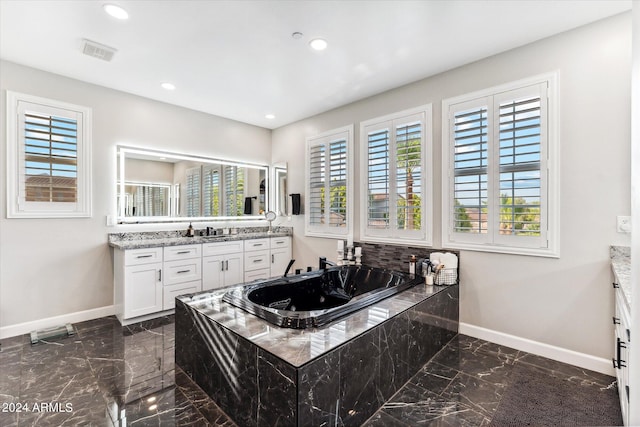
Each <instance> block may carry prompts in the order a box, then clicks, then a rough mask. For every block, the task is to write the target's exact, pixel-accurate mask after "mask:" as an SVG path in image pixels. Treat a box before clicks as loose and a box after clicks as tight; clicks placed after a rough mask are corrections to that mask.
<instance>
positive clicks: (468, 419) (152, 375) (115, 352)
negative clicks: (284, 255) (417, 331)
mask: <svg viewBox="0 0 640 427" xmlns="http://www.w3.org/2000/svg"><path fill="white" fill-rule="evenodd" d="M74 326H75V328H76V335H74V336H72V337H67V338H63V339H57V340H50V341H49V342H46V343H38V344H35V345H31V344H30V341H29V336H28V335H24V336H21V337H14V338H9V339H5V340H2V341H0V344H1V345H0V426H85V425H86V426H120V425H130V426H160V425H163V426H164V425H180V426H234V425H235V424H234V423H233V422H232V421H231V420H229V419H228V418H227V417H226V416H225V414H224V413H222V412H221V411H220V409H219V408H218V407H217V406H216V405H215V403H214V402H213V401H211V400H210V399H209V398H208V397H207V396H206V395H205V394H204V393H203V392H202V390H200V388H199V387H198V386H196V385H195V384H194V383H193V382H192V381H191V380H190V379H189V378H188V377H187V376H186V375H185V374H184V373H183V372H182V371H181V370H180V369H179V368H175V367H174V343H175V335H174V327H173V326H174V325H173V318H172V317H171V316H170V317H166V318H162V319H158V320H157V321H154V322H148V323H147V324H145V325H137V326H135V327H124V328H123V327H121V326H120V324H119V323H118V321H117V320H116V319H115V318H114V317H107V318H102V319H96V320H92V321H88V322H82V323H78V324H76V325H74ZM516 371H518V372H519V375H523V372H524V375H531V376H532V377H536V378H544V379H545V381H548V382H549V381H550V382H551V383H552V384H553V383H554V382H556V383H557V384H558V385H565V386H566V385H567V384H570V386H571V387H572V390H573V387H579V388H580V390H584V391H585V392H586V393H587V394H584V393H582V394H581V395H580V396H582V397H581V398H582V399H585V400H587V401H585V402H584V404H585V405H592V406H593V404H594V403H593V402H594V401H597V402H598V405H602V407H606V409H607V411H605V412H607V414H608V415H607V416H608V418H604V419H602V417H600V418H594V419H589V418H586V420H587V421H586V422H585V424H589V425H597V424H601V425H619V424H620V423H621V418H620V413H619V409H616V408H617V407H618V396H617V391H616V388H615V382H614V378H612V377H609V376H606V375H602V374H598V373H595V372H591V371H585V370H583V369H579V368H576V367H573V366H570V365H565V364H562V363H558V362H553V361H550V360H548V359H544V358H541V357H538V356H534V355H531V354H527V353H523V352H519V351H517V350H513V349H510V348H506V347H501V346H498V345H495V344H492V343H488V342H486V341H482V340H477V339H474V338H470V337H467V336H463V335H458V336H457V337H456V338H454V339H453V340H452V341H451V342H450V343H449V344H448V345H447V346H446V347H445V348H444V349H443V350H442V351H441V352H440V353H438V354H437V355H436V356H435V357H434V358H433V359H432V360H431V361H430V362H429V363H428V364H427V365H425V366H424V368H423V369H422V370H421V371H420V372H419V373H418V374H416V375H415V376H414V377H413V378H412V379H411V380H410V381H409V382H408V383H407V384H406V385H405V386H404V387H403V388H402V389H400V390H399V391H398V393H396V394H395V395H394V396H393V397H392V398H391V399H390V400H389V401H388V402H387V403H386V404H385V405H384V406H383V407H382V408H381V409H380V410H379V411H378V412H376V413H375V414H374V415H373V416H372V417H371V418H370V419H369V420H368V421H367V422H366V423H365V426H368V427H374V426H390V427H393V426H415V425H438V426H447V425H452V426H453V425H456V426H459V425H469V426H483V425H491V424H492V423H493V424H496V419H494V415H496V414H497V413H498V412H499V411H500V409H499V408H500V404H501V402H502V401H505V400H506V398H507V397H508V396H509V393H510V392H512V391H510V390H512V387H510V386H511V385H512V384H513V383H514V381H513V379H514V378H516V374H515V373H516ZM557 390H563V389H562V388H557ZM564 392H565V393H566V388H565V389H564ZM589 393H591V394H589ZM584 396H587V397H584ZM594 396H596V400H594ZM547 397H549V398H550V400H549V399H547V401H552V402H556V401H557V402H561V401H562V396H557V399H556V396H547ZM524 409H525V408H523V410H524ZM527 410H530V408H529V409H527ZM538 410H541V411H545V408H544V407H542V408H538ZM503 412H504V411H503ZM518 412H520V411H518ZM587 415H588V414H587ZM533 419H535V418H533ZM568 419H569V418H565V419H552V420H549V421H548V425H558V424H562V423H566V422H567V420H568ZM582 420H583V421H584V420H585V418H582ZM502 422H503V423H504V417H503V418H502ZM507 424H508V423H507ZM240 427H242V426H240Z"/></svg>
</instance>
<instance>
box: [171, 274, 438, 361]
mask: <svg viewBox="0 0 640 427" xmlns="http://www.w3.org/2000/svg"><path fill="white" fill-rule="evenodd" d="M234 288H236V287H235V286H234V287H229V288H225V289H220V290H215V291H205V292H201V293H197V294H193V295H184V296H181V297H178V298H179V299H180V300H181V301H182V302H184V303H185V304H187V305H189V306H191V307H192V308H194V309H195V310H198V311H199V312H201V313H203V314H204V315H206V316H208V317H210V318H211V319H213V320H214V321H216V322H217V323H219V324H220V325H222V326H224V327H226V328H227V329H230V330H232V331H233V332H235V333H237V334H238V335H240V336H242V337H244V338H246V339H247V340H249V341H251V342H252V343H254V344H255V345H257V346H259V347H261V348H263V349H264V350H266V351H268V352H270V353H272V354H274V355H275V356H278V357H279V358H281V359H282V360H284V361H286V362H288V363H290V364H291V365H293V366H296V367H299V366H302V365H304V364H305V363H307V362H309V361H311V360H313V359H314V358H315V357H317V356H320V355H322V354H324V353H326V352H327V351H329V350H331V349H333V348H336V347H338V346H340V345H341V344H343V343H345V342H347V341H349V340H350V339H352V338H354V337H355V336H357V335H360V334H361V333H363V332H365V331H367V330H369V329H371V328H373V327H375V326H377V325H379V324H380V323H382V322H384V321H385V320H387V319H389V318H391V317H393V316H395V315H397V314H400V313H402V312H404V311H405V310H408V309H409V308H411V307H413V306H415V305H416V304H418V303H420V302H422V301H424V300H425V299H427V298H429V297H430V296H432V295H435V294H437V293H438V292H440V291H442V290H444V289H446V288H447V287H446V286H433V285H430V286H427V285H424V284H418V285H416V286H414V287H413V288H409V289H407V290H405V291H403V292H401V293H399V294H396V295H394V296H392V297H389V298H387V299H384V300H382V301H379V302H377V303H376V304H373V305H371V306H369V307H366V308H363V309H362V310H359V311H357V312H355V313H352V314H350V315H347V316H345V317H344V318H342V319H339V320H337V321H335V322H333V323H332V324H331V325H329V326H327V327H323V328H318V329H291V328H281V327H278V326H275V325H272V324H271V323H269V322H267V321H266V320H263V319H260V318H258V317H256V316H254V315H252V314H249V313H247V312H246V311H244V310H242V309H240V308H237V307H234V306H232V305H231V304H227V303H226V302H223V301H222V297H223V295H224V294H225V293H226V292H227V291H229V290H230V289H234Z"/></svg>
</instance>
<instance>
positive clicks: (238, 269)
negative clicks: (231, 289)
mask: <svg viewBox="0 0 640 427" xmlns="http://www.w3.org/2000/svg"><path fill="white" fill-rule="evenodd" d="M224 273H225V276H224V284H225V286H230V285H237V284H238V283H243V282H244V254H242V253H239V254H230V255H227V256H226V270H225V272H224Z"/></svg>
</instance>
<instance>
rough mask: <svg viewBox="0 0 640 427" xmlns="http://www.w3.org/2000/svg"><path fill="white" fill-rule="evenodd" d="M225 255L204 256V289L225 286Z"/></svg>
mask: <svg viewBox="0 0 640 427" xmlns="http://www.w3.org/2000/svg"><path fill="white" fill-rule="evenodd" d="M225 266H226V262H225V257H224V255H214V256H206V257H203V258H202V290H203V291H206V290H209V289H217V288H221V287H223V286H224V275H225V274H224V273H225Z"/></svg>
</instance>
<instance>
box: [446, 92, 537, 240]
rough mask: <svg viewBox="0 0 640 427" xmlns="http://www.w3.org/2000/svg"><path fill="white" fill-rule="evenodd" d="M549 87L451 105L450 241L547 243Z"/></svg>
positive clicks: (498, 94) (499, 94)
mask: <svg viewBox="0 0 640 427" xmlns="http://www.w3.org/2000/svg"><path fill="white" fill-rule="evenodd" d="M547 87H548V83H547V82H544V83H539V84H534V85H530V86H524V87H521V88H518V89H514V90H505V91H502V92H499V93H496V94H494V95H490V96H486V97H482V98H477V99H474V100H470V101H465V102H460V103H457V104H452V105H450V106H449V141H450V144H451V145H450V158H449V166H450V168H451V169H450V177H449V185H450V187H449V188H450V189H449V215H448V218H449V227H450V229H449V239H450V241H451V242H453V243H457V242H459V243H462V244H465V243H468V244H478V245H486V246H491V245H496V246H497V247H499V248H502V247H504V248H509V247H512V248H523V250H529V249H546V248H547V247H548V241H547V228H548V226H547V216H548V213H547V211H548V200H547V193H548V189H547V175H548V173H547V168H548V166H547V155H546V153H547V151H546V150H547V148H546V147H547V144H548V141H547V117H546V116H547V103H548V100H547ZM445 243H446V242H445Z"/></svg>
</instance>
